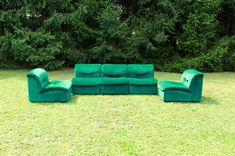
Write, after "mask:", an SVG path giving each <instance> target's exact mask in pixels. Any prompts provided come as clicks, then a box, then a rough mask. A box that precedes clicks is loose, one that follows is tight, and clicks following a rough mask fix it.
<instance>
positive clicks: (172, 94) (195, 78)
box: [158, 69, 204, 102]
mask: <svg viewBox="0 0 235 156" xmlns="http://www.w3.org/2000/svg"><path fill="white" fill-rule="evenodd" d="M203 76H204V74H203V73H201V72H199V71H197V70H194V69H188V70H186V71H184V73H183V74H182V76H181V82H174V81H161V82H159V84H158V92H159V95H160V97H161V98H162V99H163V100H164V101H166V102H180V101H182V102H184V101H185V102H199V101H200V100H201V97H202V86H203Z"/></svg>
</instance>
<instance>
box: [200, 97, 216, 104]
mask: <svg viewBox="0 0 235 156" xmlns="http://www.w3.org/2000/svg"><path fill="white" fill-rule="evenodd" d="M201 103H202V104H208V105H217V104H219V102H218V101H217V100H216V99H215V98H212V97H204V96H203V97H202V101H201Z"/></svg>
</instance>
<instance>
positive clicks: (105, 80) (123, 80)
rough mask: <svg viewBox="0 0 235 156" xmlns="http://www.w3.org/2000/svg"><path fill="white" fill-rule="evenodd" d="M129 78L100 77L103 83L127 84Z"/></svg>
mask: <svg viewBox="0 0 235 156" xmlns="http://www.w3.org/2000/svg"><path fill="white" fill-rule="evenodd" d="M128 83H129V81H128V78H126V77H120V78H107V77H103V78H101V79H100V84H101V85H125V84H128Z"/></svg>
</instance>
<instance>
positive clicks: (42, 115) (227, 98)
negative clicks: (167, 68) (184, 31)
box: [0, 69, 235, 156]
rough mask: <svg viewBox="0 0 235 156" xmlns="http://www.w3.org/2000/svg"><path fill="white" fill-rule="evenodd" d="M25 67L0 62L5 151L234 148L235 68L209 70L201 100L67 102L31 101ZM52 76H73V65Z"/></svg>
mask: <svg viewBox="0 0 235 156" xmlns="http://www.w3.org/2000/svg"><path fill="white" fill-rule="evenodd" d="M26 72H27V71H26V70H15V71H11V70H0V155H3V156H5V155H13V156H20V155H30V156H31V155H42V156H45V155H50V156H58V155H92V156H93V155H118V156H119V155H147V156H148V155H167V156H168V155H174V156H175V155H200V156H201V155H205V156H208V155H213V156H214V155H229V156H231V155H234V154H235V73H229V72H227V73H207V74H206V76H205V79H204V89H203V99H202V102H201V103H200V104H197V103H164V102H163V101H162V100H161V99H160V97H159V96H156V95H152V96H151V95H119V96H108V95H92V96H90V95H89V96H88V95H83V96H82V95H75V96H72V97H71V100H70V101H69V102H68V103H62V104H61V103H50V104H46V103H41V104H35V103H34V104H32V103H30V102H29V101H28V97H27V79H26ZM49 76H50V79H71V78H72V77H73V69H64V70H61V71H53V72H49ZM155 77H157V78H158V80H165V79H168V80H179V79H180V74H173V73H163V72H156V73H155Z"/></svg>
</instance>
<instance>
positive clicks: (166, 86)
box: [158, 81, 190, 92]
mask: <svg viewBox="0 0 235 156" xmlns="http://www.w3.org/2000/svg"><path fill="white" fill-rule="evenodd" d="M158 88H159V89H161V90H162V91H164V90H183V91H186V92H190V90H189V88H188V87H187V86H186V85H184V84H183V83H181V82H173V81H161V82H159V87H158Z"/></svg>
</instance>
